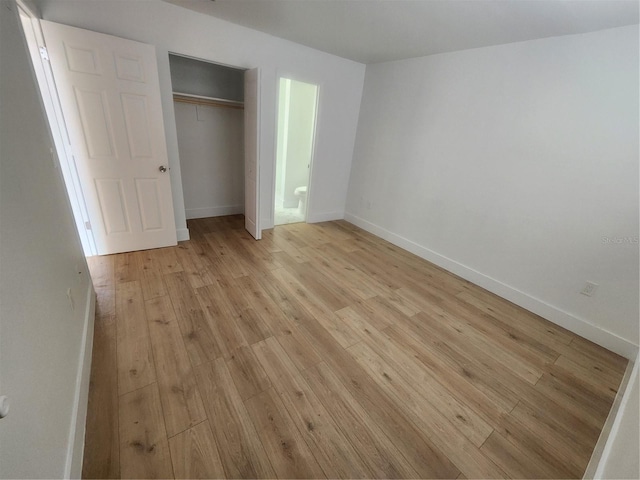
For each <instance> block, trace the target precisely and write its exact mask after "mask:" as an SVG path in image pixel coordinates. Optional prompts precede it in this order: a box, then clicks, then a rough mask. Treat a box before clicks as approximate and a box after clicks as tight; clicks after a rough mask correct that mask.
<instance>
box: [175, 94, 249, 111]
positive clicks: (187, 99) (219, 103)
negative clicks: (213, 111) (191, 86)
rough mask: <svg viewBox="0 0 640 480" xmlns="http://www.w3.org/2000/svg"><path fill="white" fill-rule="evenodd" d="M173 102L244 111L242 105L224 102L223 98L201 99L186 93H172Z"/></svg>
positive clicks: (240, 103) (231, 101) (229, 101)
mask: <svg viewBox="0 0 640 480" xmlns="http://www.w3.org/2000/svg"><path fill="white" fill-rule="evenodd" d="M173 101H174V102H180V103H191V104H194V105H207V106H209V107H224V108H235V109H239V110H244V103H242V102H234V101H233V100H225V99H223V98H212V97H201V96H199V95H189V94H187V93H174V94H173Z"/></svg>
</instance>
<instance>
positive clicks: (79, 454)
mask: <svg viewBox="0 0 640 480" xmlns="http://www.w3.org/2000/svg"><path fill="white" fill-rule="evenodd" d="M86 305H87V308H86V310H85V318H84V329H83V332H82V345H81V346H80V355H79V358H78V372H77V376H76V387H75V395H74V398H73V409H72V411H71V427H70V429H69V441H68V443H67V445H68V446H67V460H66V462H65V467H64V477H65V478H80V477H81V476H82V459H83V455H84V434H85V427H86V423H87V404H88V402H89V381H90V377H91V354H92V352H93V327H94V323H95V316H96V292H95V290H94V289H93V283H91V282H89V288H88V289H87V302H86Z"/></svg>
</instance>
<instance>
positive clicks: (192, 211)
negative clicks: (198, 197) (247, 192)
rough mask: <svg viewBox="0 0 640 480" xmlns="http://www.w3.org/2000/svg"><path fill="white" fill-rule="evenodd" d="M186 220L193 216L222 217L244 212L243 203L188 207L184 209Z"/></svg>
mask: <svg viewBox="0 0 640 480" xmlns="http://www.w3.org/2000/svg"><path fill="white" fill-rule="evenodd" d="M184 213H185V215H186V217H187V220H191V219H194V218H209V217H222V216H224V215H237V214H239V213H244V205H225V206H222V207H203V208H189V209H186V210H185V211H184Z"/></svg>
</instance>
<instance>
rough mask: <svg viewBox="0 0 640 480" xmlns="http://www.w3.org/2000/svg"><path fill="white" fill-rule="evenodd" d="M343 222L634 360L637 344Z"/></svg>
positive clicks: (362, 223)
mask: <svg viewBox="0 0 640 480" xmlns="http://www.w3.org/2000/svg"><path fill="white" fill-rule="evenodd" d="M344 219H345V220H347V221H348V222H350V223H353V224H354V225H356V226H358V227H360V228H362V229H363V230H366V231H367V232H370V233H373V234H374V235H377V236H378V237H380V238H383V239H385V240H387V241H389V242H391V243H393V244H394V245H397V246H399V247H401V248H404V249H405V250H407V251H409V252H411V253H413V254H415V255H418V256H419V257H421V258H424V259H425V260H428V261H429V262H432V263H434V264H436V265H438V266H439V267H442V268H444V269H445V270H448V271H449V272H451V273H454V274H456V275H458V276H460V277H462V278H464V279H465V280H468V281H470V282H472V283H475V284H476V285H478V286H480V287H482V288H484V289H486V290H489V291H490V292H492V293H495V294H496V295H499V296H500V297H502V298H506V299H507V300H509V301H511V302H513V303H515V304H516V305H519V306H521V307H523V308H525V309H527V310H529V311H530V312H533V313H535V314H537V315H540V316H541V317H543V318H546V319H547V320H549V321H551V322H553V323H555V324H557V325H559V326H561V327H563V328H566V329H567V330H569V331H571V332H573V333H576V334H577V335H580V336H581V337H584V338H586V339H587V340H590V341H592V342H594V343H597V344H598V345H601V346H603V347H604V348H606V349H608V350H610V351H612V352H615V353H617V354H618V355H622V356H623V357H625V358H628V359H629V360H633V359H635V358H636V356H637V355H638V345H635V344H633V343H631V342H629V341H628V340H625V339H624V338H621V337H619V336H618V335H616V334H614V333H612V332H609V331H607V330H604V329H602V328H600V327H597V326H595V325H593V324H592V323H589V322H588V321H586V320H584V319H582V318H578V317H576V316H574V315H572V314H570V313H568V312H565V311H564V310H562V309H560V308H557V307H554V306H553V305H549V304H548V303H545V302H544V301H542V300H540V299H537V298H535V297H532V296H530V295H528V294H526V293H524V292H522V291H520V290H518V289H516V288H514V287H511V286H509V285H506V284H504V283H502V282H500V281H499V280H496V279H494V278H492V277H489V276H488V275H485V274H483V273H481V272H478V271H477V270H474V269H472V268H469V267H467V266H466V265H463V264H461V263H458V262H456V261H455V260H452V259H450V258H447V257H445V256H444V255H440V254H439V253H437V252H434V251H433V250H430V249H428V248H426V247H423V246H422V245H418V244H417V243H415V242H413V241H411V240H408V239H406V238H404V237H402V236H400V235H397V234H395V233H393V232H390V231H389V230H386V229H385V228H383V227H380V226H378V225H376V224H374V223H371V222H369V221H367V220H365V219H363V218H360V217H358V216H356V215H353V214H351V213H348V212H346V213H345V215H344Z"/></svg>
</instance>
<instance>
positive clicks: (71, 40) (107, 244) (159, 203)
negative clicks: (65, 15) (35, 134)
mask: <svg viewBox="0 0 640 480" xmlns="http://www.w3.org/2000/svg"><path fill="white" fill-rule="evenodd" d="M41 23H42V30H43V33H44V38H45V41H46V44H47V53H48V56H49V59H50V62H51V68H52V71H53V76H54V80H55V83H56V88H57V91H58V95H59V97H60V104H61V106H62V111H63V114H64V118H65V123H66V124H67V129H68V131H69V137H70V141H71V145H72V150H73V159H74V163H75V167H76V169H77V170H78V176H79V178H80V183H81V188H82V193H83V195H84V198H85V201H86V204H87V210H88V213H89V218H90V222H91V225H90V228H91V230H92V232H93V236H94V238H95V243H96V247H97V251H98V254H100V255H105V254H110V253H118V252H127V251H134V250H144V249H148V248H157V247H164V246H169V245H175V244H176V243H177V241H176V229H175V220H174V216H173V201H172V197H171V184H170V179H169V167H168V160H167V150H166V143H165V134H164V124H163V123H162V122H163V120H162V107H161V104H160V85H159V81H158V69H157V65H156V55H155V48H154V47H153V46H152V45H147V44H144V43H139V42H134V41H131V40H125V39H123V38H118V37H113V36H110V35H104V34H101V33H96V32H91V31H88V30H82V29H79V28H74V27H69V26H66V25H60V24H56V23H52V22H46V21H42V22H41Z"/></svg>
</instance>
